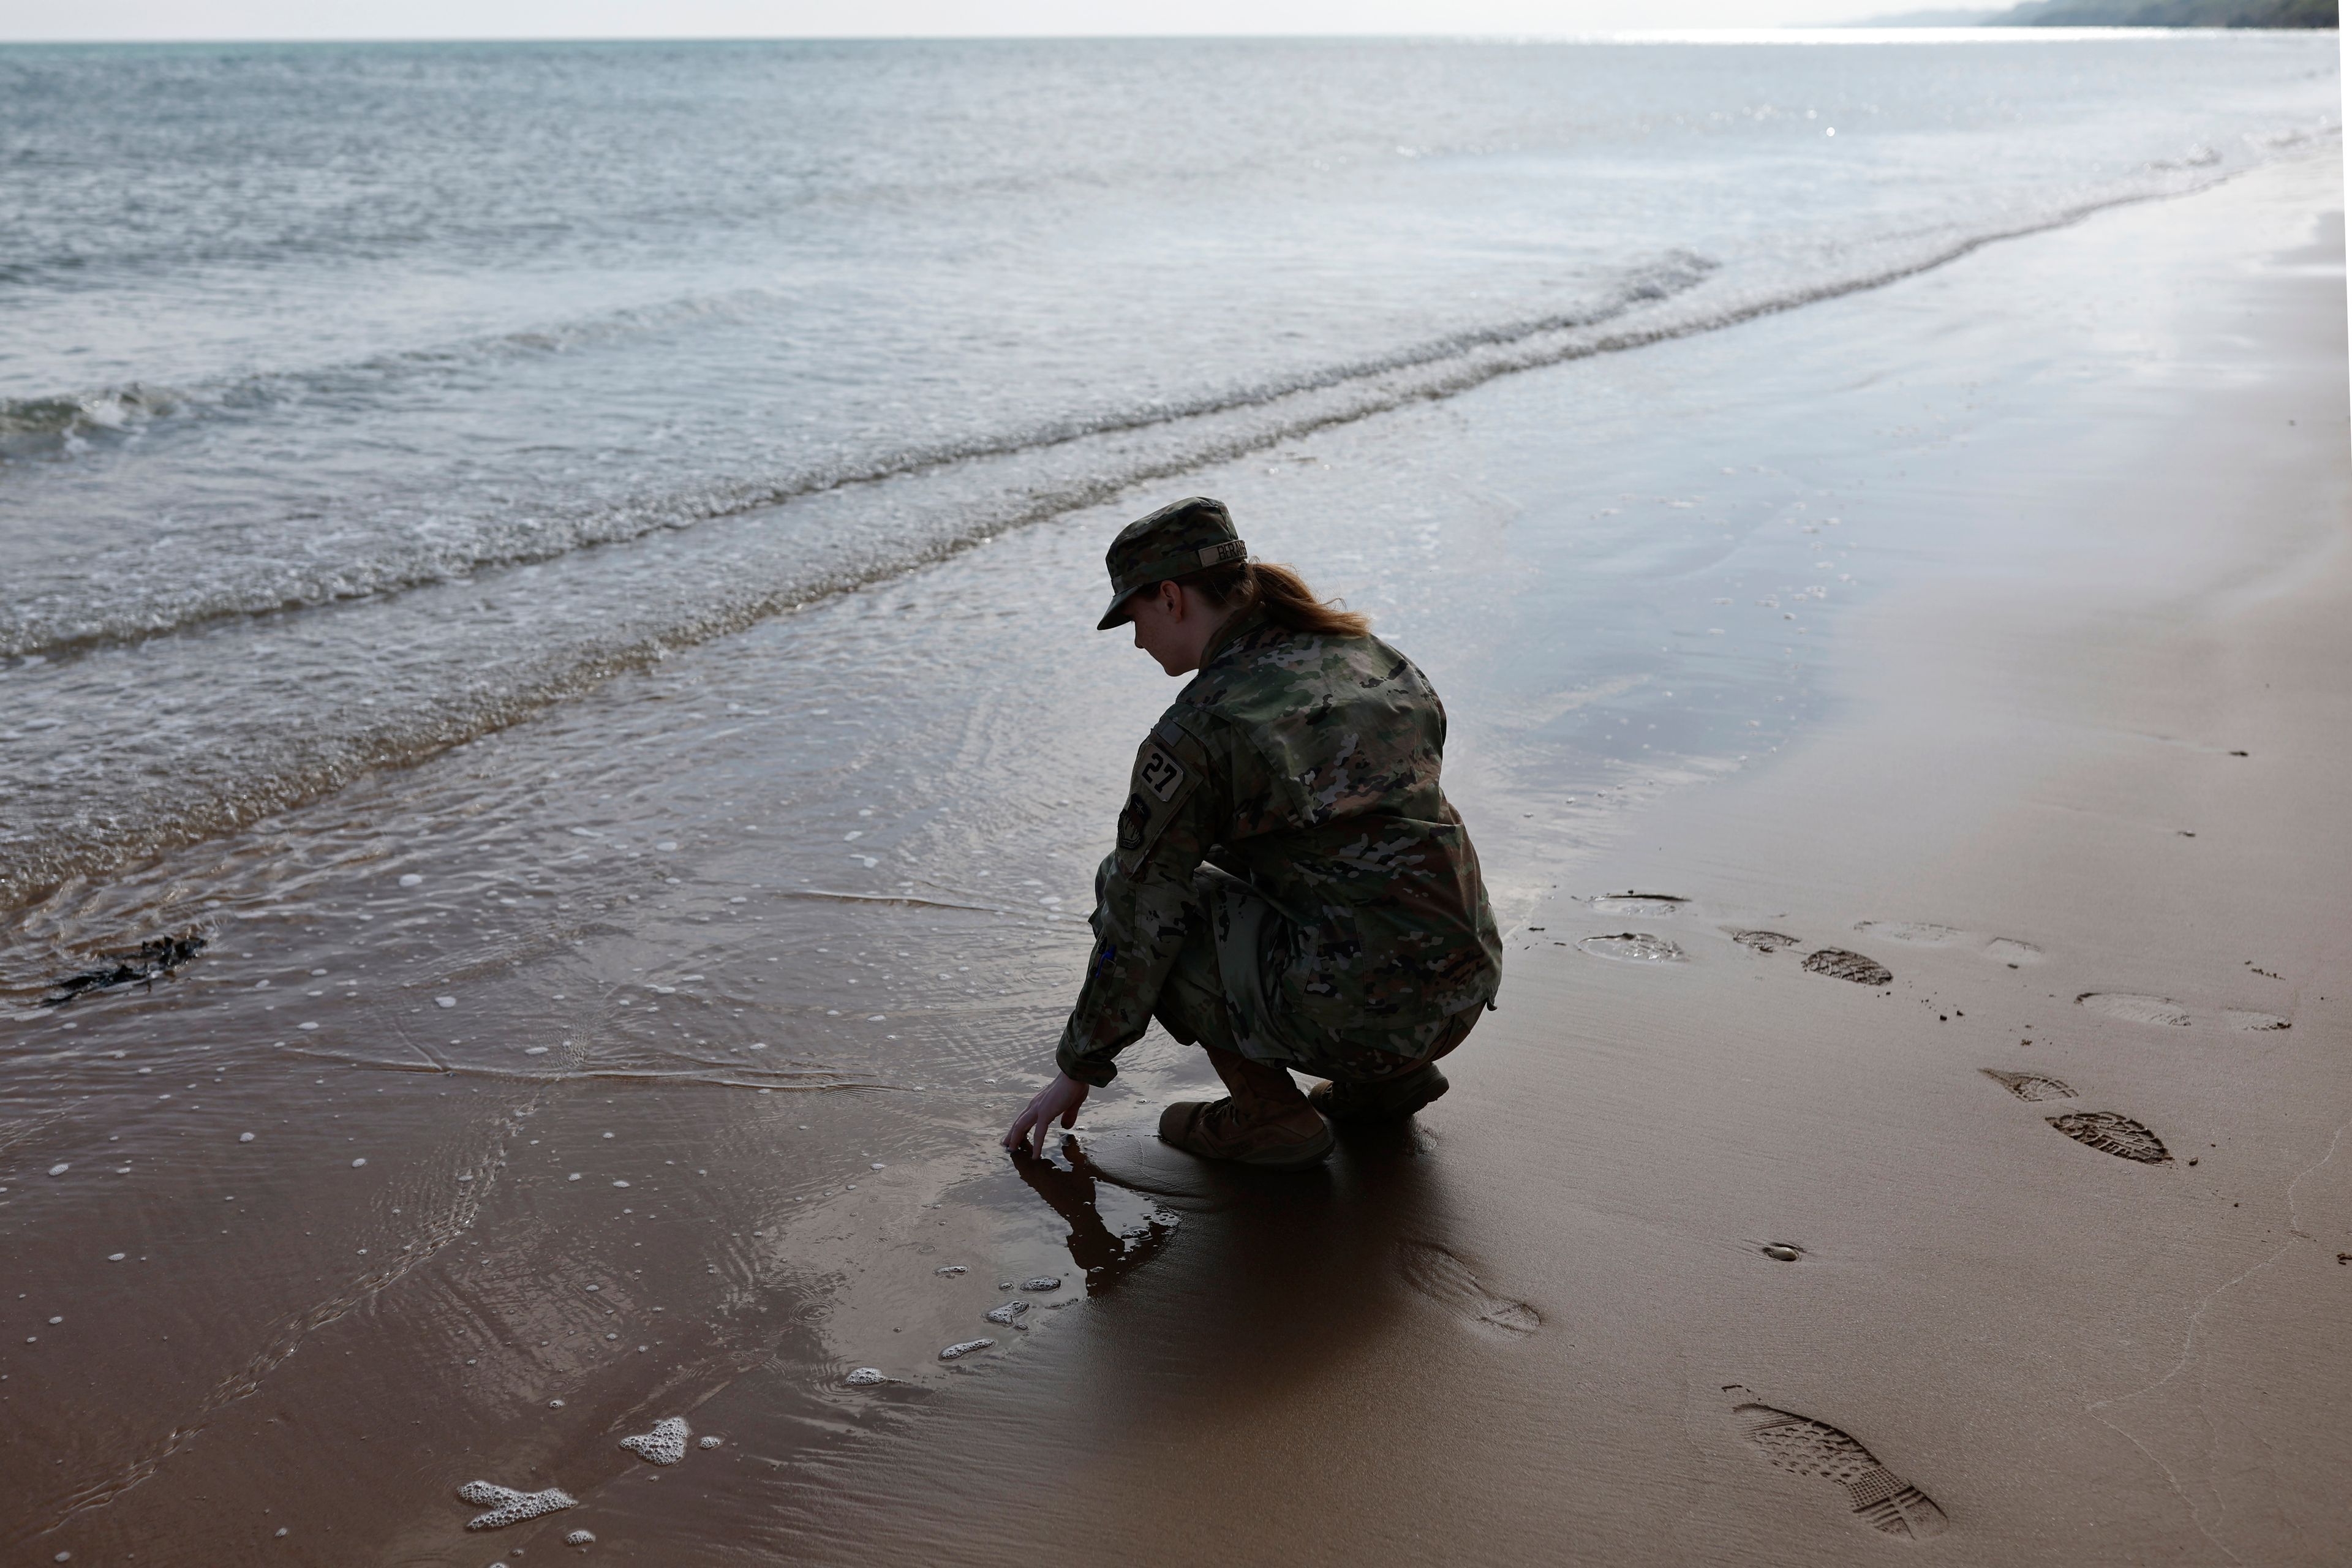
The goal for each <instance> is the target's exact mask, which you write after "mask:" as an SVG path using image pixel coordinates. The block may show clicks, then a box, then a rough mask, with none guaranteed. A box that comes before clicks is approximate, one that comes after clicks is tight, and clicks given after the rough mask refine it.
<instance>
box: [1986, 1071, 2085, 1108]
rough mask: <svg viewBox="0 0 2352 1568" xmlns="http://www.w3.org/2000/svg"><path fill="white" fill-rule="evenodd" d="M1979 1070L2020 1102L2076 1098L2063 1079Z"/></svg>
mask: <svg viewBox="0 0 2352 1568" xmlns="http://www.w3.org/2000/svg"><path fill="white" fill-rule="evenodd" d="M1979 1071H1981V1072H1982V1073H1983V1074H1984V1075H1985V1077H1987V1078H1989V1079H1992V1080H1993V1082H1995V1083H1997V1084H1999V1085H2000V1087H2001V1088H2003V1089H2007V1090H2009V1092H2010V1093H2011V1094H2013V1095H2015V1096H2017V1098H2018V1099H2020V1100H2072V1099H2074V1090H2073V1089H2069V1088H2067V1087H2066V1085H2065V1082H2064V1081H2063V1079H2054V1078H2052V1077H2051V1076H2050V1075H2049V1074H2047V1073H2038V1072H2003V1071H2001V1070H2000V1068H1979Z"/></svg>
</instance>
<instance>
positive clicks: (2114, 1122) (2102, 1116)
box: [2046, 1110, 2172, 1165]
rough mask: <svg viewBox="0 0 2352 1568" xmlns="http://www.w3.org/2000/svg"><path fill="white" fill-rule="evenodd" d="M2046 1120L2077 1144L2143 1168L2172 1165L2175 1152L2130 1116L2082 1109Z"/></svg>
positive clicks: (2108, 1111)
mask: <svg viewBox="0 0 2352 1568" xmlns="http://www.w3.org/2000/svg"><path fill="white" fill-rule="evenodd" d="M2046 1120H2047V1121H2049V1123H2050V1125H2051V1126H2053V1127H2055V1128H2056V1129H2058V1131H2061V1132H2063V1133H2064V1134H2066V1136H2067V1137H2069V1138H2072V1139H2073V1140H2074V1142H2077V1143H2087V1144H2089V1145H2090V1146H2091V1147H2092V1148H2094V1149H2096V1150H2098V1151H2100V1152H2102V1153H2107V1154H2113V1155H2115V1156H2116V1157H2117V1158H2118V1159H2124V1160H2137V1161H2138V1162H2139V1163H2141V1164H2143V1165H2168V1164H2170V1163H2172V1152H2171V1151H2170V1150H2168V1149H2167V1148H2166V1147H2165V1146H2164V1140H2163V1139H2161V1138H2158V1136H2157V1135H2156V1134H2155V1133H2154V1132H2152V1131H2149V1130H2148V1129H2147V1128H2146V1127H2144V1126H2142V1125H2141V1124H2140V1123H2138V1122H2137V1121H2133V1120H2132V1119H2131V1118H2130V1117H2128V1116H2123V1115H2118V1114H2117V1113H2116V1112H2115V1111H2112V1110H2078V1111H2075V1112H2074V1113H2072V1114H2070V1115H2066V1116H2053V1117H2049V1118H2046Z"/></svg>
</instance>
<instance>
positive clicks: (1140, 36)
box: [0, 11, 2337, 48]
mask: <svg viewBox="0 0 2352 1568" xmlns="http://www.w3.org/2000/svg"><path fill="white" fill-rule="evenodd" d="M1987 15H1988V16H1996V15H1999V12H1998V11H1989V12H1988V13H1987ZM2336 30H2337V29H2336V28H2333V27H2168V26H2103V27H2035V26H2022V27H2018V26H2010V27H1995V26H1985V25H1984V24H1981V23H1978V24H1960V25H1958V26H1949V25H1947V26H1885V25H1884V24H1883V23H1873V22H1867V21H1864V22H1803V23H1788V24H1783V25H1774V26H1755V25H1750V26H1738V27H1733V26H1696V27H1616V28H1596V29H1586V30H1580V31H1568V32H1539V31H1531V30H1528V29H1526V28H1496V29H1493V30H1490V31H1489V30H1479V29H1475V28H1474V29H1461V28H1444V29H1439V28H1432V29H1429V30H1427V31H1396V30H1393V29H1391V30H1382V31H1366V32H1349V31H1323V32H1311V33H1308V32H1300V33H1290V32H1266V33H1234V32H1200V33H1184V32H1135V33H1123V32H1098V33H1049V32H1039V33H1009V32H1008V33H958V32H926V33H850V32H842V33H824V32H808V33H514V34H487V33H486V34H462V35H450V34H431V35H428V34H370V35H352V36H348V37H346V36H334V35H315V34H313V35H296V36H278V37H259V36H256V37H243V36H235V37H232V36H222V37H205V36H197V37H152V38H148V37H142V38H10V37H0V48H110V47H112V48H153V47H221V46H228V47H237V46H250V47H291V46H304V45H319V46H327V45H385V44H425V45H442V44H449V45H457V44H922V43H1217V42H1226V43H1313V42H1323V41H1332V40H1339V39H1350V40H1356V41H1360V42H1367V43H1376V42H1381V41H1391V42H1399V43H1407V42H1412V43H1431V42H1449V41H1450V42H1463V43H1811V42H1831V41H1835V42H1842V43H1874V42H1886V43H1902V42H1916V43H1928V42H1935V41H1942V40H1952V41H1963V40H1972V39H1981V40H1983V41H1986V42H1995V41H2023V40H2031V39H2049V40H2053V41H2056V40H2060V39H2070V38H2073V39H2081V38H2109V37H2118V36H2123V37H2176V36H2182V35H2208V34H2231V35H2235V34H2255V35H2260V34H2267V33H2275V32H2291V33H2327V32H2335V31H2336Z"/></svg>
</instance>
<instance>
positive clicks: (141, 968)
mask: <svg viewBox="0 0 2352 1568" xmlns="http://www.w3.org/2000/svg"><path fill="white" fill-rule="evenodd" d="M204 950H205V939H204V937H202V936H201V935H199V934H198V933H196V932H195V931H187V932H185V933H184V934H182V935H179V936H159V937H157V938H155V939H154V940H153V941H152V942H141V943H140V944H139V950H138V951H137V952H123V953H115V954H111V955H110V956H111V957H112V958H113V960H114V963H112V964H111V965H110V967H108V968H105V969H85V970H83V971H82V972H81V973H79V974H68V975H67V976H66V977H65V978H64V979H62V980H57V981H52V982H51V984H54V985H56V986H57V988H58V994H56V995H54V996H44V997H42V998H41V1000H40V1001H39V1002H38V1003H37V1004H35V1005H37V1006H42V1007H62V1006H64V1005H66V1004H67V1003H68V1002H70V1001H72V1000H73V999H74V998H75V997H77V996H79V995H81V994H83V993H84V992H89V991H111V990H113V989H114V988H115V987H117V986H119V985H144V986H146V987H147V988H148V989H149V990H151V991H152V990H153V989H154V988H155V982H156V981H157V980H158V979H160V978H161V977H163V975H166V974H169V973H172V971H173V970H174V969H177V968H179V967H180V965H182V964H184V963H187V962H188V960H190V959H192V958H194V957H195V956H196V954H198V953H200V952H203V951H204Z"/></svg>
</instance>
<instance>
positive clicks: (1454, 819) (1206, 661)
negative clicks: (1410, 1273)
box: [1004, 496, 1502, 1166]
mask: <svg viewBox="0 0 2352 1568" xmlns="http://www.w3.org/2000/svg"><path fill="white" fill-rule="evenodd" d="M1107 560H1108V566H1109V568H1110V583H1111V601H1110V608H1109V609H1108V612H1106V613H1105V615H1104V616H1103V618H1102V621H1101V624H1100V626H1099V627H1098V628H1097V629H1101V630H1108V629H1109V628H1111V627H1113V626H1120V625H1122V624H1128V623H1132V624H1133V626H1134V627H1135V645H1136V646H1137V647H1139V648H1141V649H1143V650H1144V651H1145V652H1146V653H1149V654H1150V655H1151V657H1152V658H1155V659H1157V660H1158V661H1159V663H1160V668H1162V669H1164V670H1166V671H1167V672H1168V673H1169V674H1170V675H1192V681H1191V682H1190V683H1189V684H1188V685H1187V686H1186V687H1185V688H1184V689H1183V691H1182V692H1181V694H1180V695H1179V696H1178V697H1177V699H1176V700H1175V702H1174V704H1173V705H1172V706H1171V707H1170V708H1169V710H1168V711H1167V712H1166V713H1165V714H1163V715H1161V717H1160V722H1159V723H1157V724H1156V725H1154V726H1153V727H1152V730H1151V733H1150V735H1149V736H1147V737H1146V738H1145V740H1144V742H1143V746H1142V749H1141V750H1140V751H1139V752H1138V753H1137V755H1136V761H1135V773H1134V776H1133V778H1132V779H1131V780H1130V782H1129V786H1128V795H1127V804H1126V805H1125V807H1124V809H1122V810H1121V811H1120V813H1119V817H1118V848H1117V849H1116V850H1115V851H1113V853H1112V854H1111V855H1110V857H1109V858H1108V859H1106V860H1104V861H1103V863H1102V869H1101V871H1100V872H1099V873H1098V874H1097V877H1096V879H1095V912H1094V916H1093V925H1094V931H1095V946H1094V952H1093V954H1092V955H1091V957H1090V958H1089V959H1088V961H1087V973H1086V980H1085V983H1084V984H1083V986H1082V987H1081V989H1080V990H1079V993H1078V1000H1077V1005H1076V1007H1074V1008H1073V1009H1072V1010H1071V1014H1070V1020H1069V1023H1068V1025H1067V1026H1066V1027H1065V1028H1064V1029H1063V1031H1062V1042H1061V1048H1060V1050H1059V1052H1058V1053H1057V1060H1058V1065H1059V1067H1060V1068H1061V1071H1060V1073H1059V1075H1058V1076H1056V1077H1055V1079H1054V1081H1053V1082H1052V1083H1051V1084H1049V1085H1047V1086H1046V1087H1045V1089H1042V1090H1041V1091H1039V1093H1038V1094H1037V1096H1036V1098H1035V1099H1034V1100H1031V1101H1030V1102H1029V1104H1028V1106H1027V1108H1026V1109H1024V1110H1023V1111H1022V1112H1021V1115H1020V1117H1019V1118H1018V1119H1017V1120H1016V1121H1014V1122H1013V1126H1012V1129H1011V1130H1010V1131H1007V1132H1006V1133H1005V1135H1004V1143H1005V1146H1006V1147H1007V1148H1028V1147H1030V1146H1031V1141H1032V1139H1033V1138H1034V1143H1035V1146H1037V1147H1040V1148H1042V1146H1043V1144H1044V1142H1045V1137H1046V1134H1047V1130H1048V1128H1049V1126H1050V1125H1051V1123H1053V1122H1054V1121H1057V1120H1058V1121H1060V1122H1061V1123H1062V1125H1063V1126H1065V1127H1066V1126H1068V1125H1070V1123H1071V1122H1072V1121H1074V1120H1075V1119H1076V1116H1077V1111H1078V1107H1079V1105H1080V1104H1081V1103H1082V1102H1083V1101H1084V1100H1085V1099H1086V1097H1087V1089H1089V1088H1090V1087H1099V1086H1101V1085H1103V1084H1107V1083H1108V1082H1109V1081H1110V1080H1111V1077H1112V1074H1113V1073H1114V1072H1115V1071H1116V1070H1117V1069H1116V1068H1114V1067H1113V1066H1112V1058H1114V1057H1116V1056H1117V1055H1118V1053H1119V1051H1120V1050H1122V1049H1124V1048H1125V1047H1128V1046H1129V1045H1131V1044H1133V1043H1134V1042H1135V1040H1136V1039H1138V1038H1139V1037H1141V1035H1142V1034H1143V1031H1144V1028H1145V1026H1147V1025H1148V1024H1150V1021H1151V1020H1152V1019H1154V1018H1157V1019H1158V1020H1159V1021H1160V1025H1161V1026H1163V1027H1165V1028H1166V1029H1167V1031H1168V1032H1169V1033H1170V1034H1171V1035H1173V1036H1174V1037H1176V1038H1177V1039H1178V1040H1179V1041H1181V1042H1182V1043H1184V1044H1187V1045H1195V1044H1196V1045H1199V1046H1201V1047H1203V1048H1204V1049H1205V1050H1207V1052H1208V1053H1209V1061H1210V1063H1211V1065H1212V1066H1213V1067H1214V1068H1216V1072H1217V1076H1218V1077H1219V1078H1220V1079H1223V1081H1224V1085H1225V1088H1226V1089H1227V1090H1228V1091H1229V1092H1228V1095H1227V1097H1226V1098H1225V1099H1223V1100H1213V1101H1208V1102H1205V1103H1203V1102H1196V1101H1180V1102H1178V1103H1176V1104H1173V1105H1171V1106H1169V1107H1168V1109H1167V1110H1166V1111H1165V1112H1164V1113H1163V1114H1162V1116H1161V1117H1160V1137H1161V1139H1163V1140H1164V1141H1166V1142H1169V1143H1171V1144H1174V1145H1175V1146H1176V1147H1177V1148H1179V1149H1182V1150H1185V1151H1187V1152H1191V1153H1193V1154H1197V1155H1199V1156H1201V1157H1202V1158H1203V1159H1211V1160H1233V1161H1239V1162H1241V1163H1245V1164H1252V1165H1265V1166H1296V1165H1308V1164H1312V1163H1316V1162H1317V1161H1319V1160H1321V1159H1322V1158H1323V1157H1324V1156H1325V1155H1326V1154H1328V1152H1330V1149H1331V1141H1332V1137H1331V1123H1333V1122H1341V1123H1345V1122H1351V1121H1380V1120H1391V1119H1398V1118H1402V1117H1407V1116H1410V1115H1412V1113H1413V1112H1414V1111H1416V1110H1420V1109H1421V1108H1422V1107H1423V1106H1424V1105H1426V1104H1428V1103H1429V1102H1430V1101H1431V1100H1435V1099H1436V1098H1437V1097H1438V1096H1439V1095H1441V1094H1444V1092H1445V1090H1446V1087H1447V1086H1446V1081H1445V1078H1444V1074H1443V1073H1441V1072H1440V1071H1439V1070H1438V1068H1437V1065H1436V1064H1437V1059H1438V1058H1440V1057H1443V1056H1444V1055H1445V1054H1446V1053H1447V1052H1448V1051H1451V1050H1452V1049H1454V1047H1456V1046H1458V1045H1460V1044H1461V1043H1462V1041H1463V1038H1464V1037H1465V1036H1467V1035H1468V1034H1469V1033H1470V1029H1471V1026H1473V1025H1474V1024H1475V1023H1476V1022H1477V1020H1478V1017H1479V1014H1480V1012H1481V1010H1482V1009H1483V1008H1485V1007H1487V1006H1489V1005H1491V1004H1492V1001H1493V998H1494V995H1495V992H1496V985H1497V984H1498V983H1499V981H1500V979H1501V962H1502V944H1501V942H1500V940H1499V939H1498V938H1497V937H1496V931H1495V921H1494V916H1493V914H1492V913H1491V912H1490V911H1489V910H1488V909H1487V907H1486V887H1485V885H1484V883H1483V882H1482V881H1481V880H1480V879H1479V875H1478V857H1477V854H1476V852H1475V850H1473V849H1472V848H1471V847H1470V836H1469V834H1468V833H1467V832H1466V831H1465V829H1464V827H1463V826H1462V818H1461V817H1460V816H1458V815H1457V814H1456V813H1455V812H1454V807H1453V806H1452V805H1448V804H1447V803H1446V799H1445V795H1444V792H1443V791H1442V790H1440V788H1439V787H1438V766H1439V761H1440V753H1441V752H1442V751H1443V750H1444V743H1445V710H1444V707H1443V705H1441V704H1440V703H1439V701H1438V700H1437V693H1436V692H1434V691H1433V690H1431V689H1430V686H1429V681H1428V680H1427V679H1426V678H1425V677H1423V674H1422V673H1421V671H1420V670H1419V669H1417V668H1414V666H1413V663H1412V660H1411V659H1408V658H1405V657H1404V655H1402V654H1401V653H1399V652H1397V651H1396V650H1395V649H1394V648H1392V647H1389V646H1388V645H1387V644H1386V643H1384V642H1382V641H1381V640H1380V639H1379V638H1378V637H1373V636H1371V635H1370V629H1369V624H1368V623H1367V622H1366V620H1365V618H1364V617H1363V616H1360V615H1355V614H1350V613H1348V612H1345V611H1342V610H1339V609H1336V608H1334V607H1332V606H1330V605H1325V604H1322V603H1319V602H1318V601H1317V600H1316V598H1315V596H1314V595H1312V594H1311V593H1310V592H1308V590H1307V584H1305V583H1304V582H1302V581H1301V580H1300V578H1299V576H1298V574H1297V573H1295V572H1293V571H1291V570H1290V569H1289V568H1287V567H1285V566H1277V565H1272V564H1268V563H1255V562H1252V561H1250V560H1249V559H1248V548H1247V546H1246V545H1244V543H1243V542H1242V541H1241V540H1240V539H1238V538H1236V537H1234V526H1233V521H1232V520H1231V518H1230V517H1228V516H1227V514H1226V511H1225V509H1224V507H1223V505H1222V504H1221V503H1219V502H1217V501H1213V500H1206V499H1204V498H1201V497H1197V496H1196V497H1193V498H1192V499H1191V500H1181V501H1178V502H1176V503H1175V504H1174V505H1172V506H1167V507H1162V508H1161V509H1160V510H1158V511H1155V512H1153V513H1152V514H1151V515H1150V516H1149V517H1146V518H1143V519H1141V520H1139V521H1136V522H1133V523H1130V524H1129V525H1128V526H1127V528H1125V529H1124V530H1122V531H1120V533H1119V535H1118V539H1117V540H1116V541H1115V542H1113V543H1112V544H1111V547H1110V552H1109V554H1108V558H1107ZM1195 672H1197V673H1195ZM1293 1071H1297V1072H1300V1073H1305V1074H1309V1075H1313V1076H1315V1077H1318V1078H1321V1079H1326V1080H1328V1081H1326V1082H1323V1083H1319V1084H1318V1085H1316V1086H1315V1088H1314V1089H1313V1090H1312V1092H1310V1093H1302V1092H1301V1091H1300V1089H1299V1088H1298V1086H1297V1083H1296V1082H1294V1081H1293V1080H1292V1079H1291V1076H1290V1075H1291V1073H1292V1072H1293Z"/></svg>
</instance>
